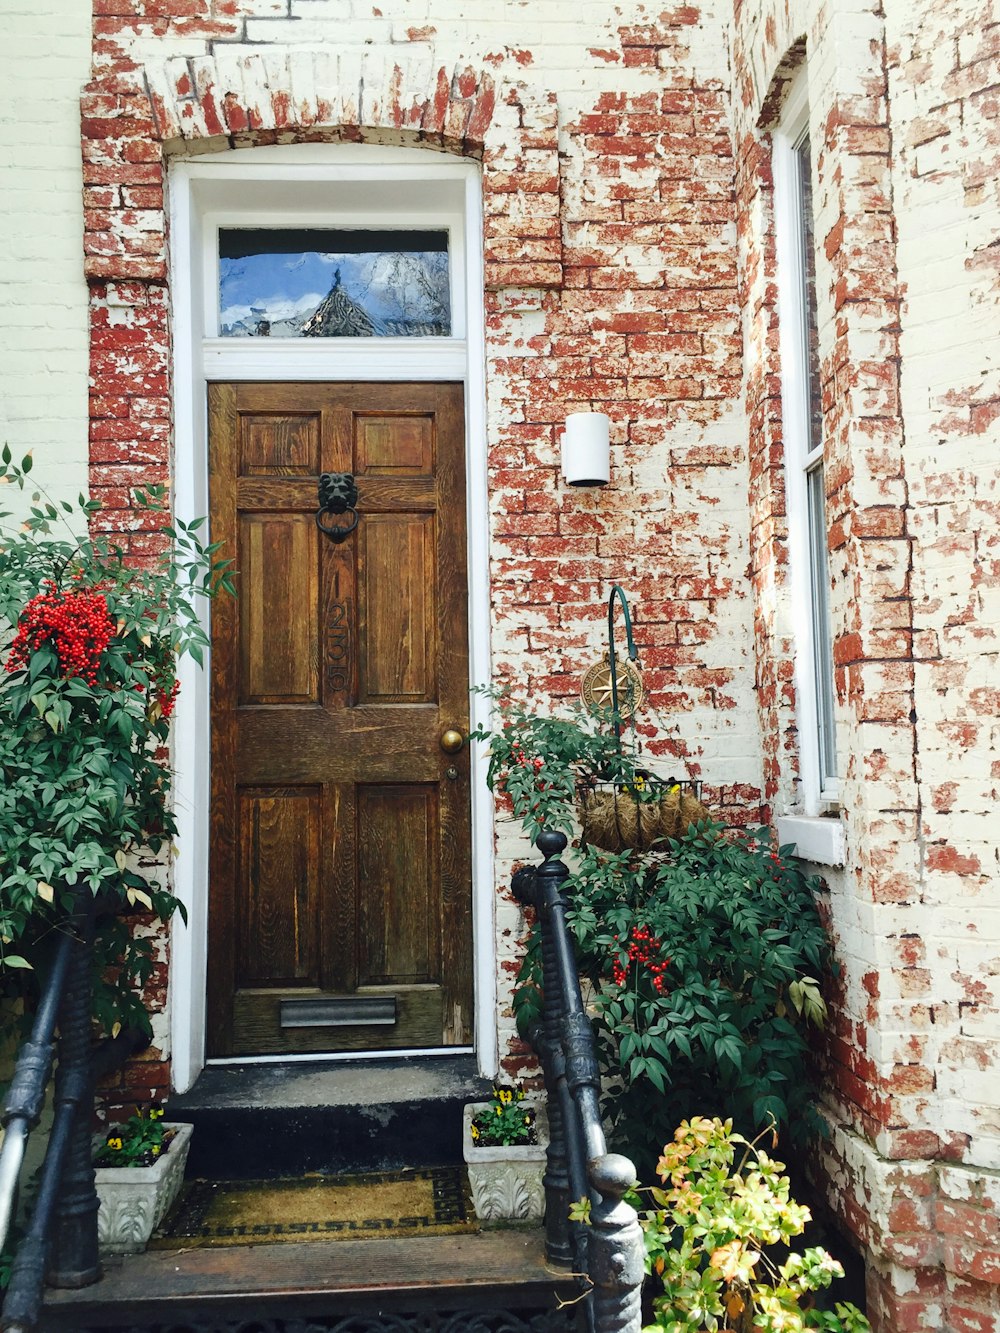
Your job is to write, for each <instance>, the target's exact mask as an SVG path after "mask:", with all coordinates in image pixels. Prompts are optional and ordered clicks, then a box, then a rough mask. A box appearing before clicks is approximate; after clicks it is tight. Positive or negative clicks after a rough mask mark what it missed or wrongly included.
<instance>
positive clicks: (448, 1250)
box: [42, 1228, 575, 1333]
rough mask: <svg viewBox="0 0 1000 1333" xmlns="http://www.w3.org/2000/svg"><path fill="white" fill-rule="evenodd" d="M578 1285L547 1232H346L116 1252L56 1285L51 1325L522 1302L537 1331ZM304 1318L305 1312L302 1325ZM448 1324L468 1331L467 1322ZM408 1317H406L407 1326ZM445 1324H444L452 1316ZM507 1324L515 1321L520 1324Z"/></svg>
mask: <svg viewBox="0 0 1000 1333" xmlns="http://www.w3.org/2000/svg"><path fill="white" fill-rule="evenodd" d="M574 1294H575V1291H574V1287H573V1284H572V1282H571V1280H570V1279H569V1276H568V1274H566V1273H565V1272H564V1271H562V1270H557V1269H551V1268H549V1267H547V1266H546V1262H545V1254H544V1236H543V1233H542V1231H541V1230H540V1229H538V1228H531V1229H527V1230H520V1229H519V1230H507V1231H483V1232H478V1233H475V1234H471V1235H458V1236H438V1237H415V1238H403V1239H398V1240H392V1239H384V1240H382V1239H380V1240H358V1241H351V1240H339V1241H310V1242H306V1243H284V1244H279V1245H242V1246H234V1247H233V1248H229V1249H192V1250H154V1251H149V1252H147V1253H146V1254H140V1255H135V1256H132V1257H129V1258H126V1259H120V1260H117V1261H111V1262H109V1263H108V1265H107V1271H106V1273H105V1275H104V1277H103V1278H102V1279H101V1281H100V1282H98V1283H96V1284H95V1285H94V1286H92V1287H86V1288H84V1289H83V1290H81V1291H54V1290H49V1291H48V1292H47V1293H46V1298H45V1310H44V1316H43V1322H42V1328H43V1330H46V1331H48V1330H52V1333H55V1331H56V1330H60V1331H61V1333H67V1331H68V1330H74V1333H98V1331H100V1333H103V1330H105V1329H108V1330H111V1329H125V1328H128V1329H139V1328H155V1329H156V1330H158V1331H159V1330H163V1331H164V1333H166V1331H167V1330H170V1329H172V1328H175V1327H176V1328H178V1329H183V1330H185V1331H186V1330H196V1329H205V1330H212V1331H213V1333H214V1331H215V1330H221V1329H224V1328H232V1329H234V1330H236V1329H239V1328H240V1325H241V1323H249V1322H250V1321H252V1325H251V1326H252V1327H253V1328H254V1329H255V1330H256V1329H258V1328H261V1329H266V1328H269V1327H271V1326H272V1325H271V1324H270V1323H269V1322H267V1321H274V1324H273V1326H274V1327H275V1328H283V1327H285V1326H286V1324H287V1327H288V1328H289V1329H291V1328H298V1327H300V1326H301V1327H317V1328H324V1327H327V1326H329V1327H330V1328H333V1327H334V1325H335V1324H336V1323H337V1322H338V1321H340V1320H342V1319H344V1318H346V1317H348V1316H357V1317H358V1323H357V1327H358V1328H359V1329H360V1328H372V1329H375V1328H377V1327H379V1318H378V1317H379V1316H380V1315H387V1316H389V1319H388V1321H387V1324H386V1327H389V1326H391V1327H392V1328H394V1329H396V1330H398V1329H399V1328H400V1326H401V1325H400V1318H401V1317H405V1316H407V1315H414V1316H420V1315H421V1314H423V1316H424V1317H423V1318H418V1319H417V1320H416V1321H415V1322H414V1323H413V1325H412V1326H413V1327H414V1328H417V1327H420V1328H425V1329H426V1328H433V1327H435V1326H436V1325H435V1321H434V1320H433V1319H431V1320H429V1321H428V1318H427V1314H428V1313H429V1312H437V1313H441V1312H452V1314H453V1315H454V1312H460V1311H468V1312H469V1313H470V1321H469V1324H468V1327H469V1328H473V1327H475V1328H476V1329H477V1333H478V1331H481V1330H482V1329H485V1328H487V1327H488V1326H489V1325H488V1322H486V1320H487V1316H488V1314H489V1312H490V1311H501V1310H502V1311H521V1312H522V1318H521V1319H520V1320H518V1321H517V1322H519V1323H521V1324H523V1325H525V1326H527V1325H528V1324H529V1323H530V1324H531V1327H532V1328H540V1327H542V1326H544V1325H546V1324H548V1320H547V1319H546V1318H545V1315H546V1314H547V1313H548V1314H551V1316H552V1322H551V1324H550V1325H549V1326H550V1327H557V1328H560V1329H566V1328H567V1327H569V1326H570V1323H571V1318H570V1317H568V1316H567V1314H566V1312H565V1311H560V1310H559V1306H560V1302H561V1301H565V1300H572V1298H573V1296H574ZM298 1321H306V1322H305V1323H303V1324H301V1325H300V1324H299V1322H298ZM444 1323H445V1324H447V1325H448V1327H449V1328H452V1329H454V1330H458V1329H461V1328H462V1326H463V1324H462V1321H461V1319H457V1320H456V1319H455V1318H454V1317H452V1318H451V1319H450V1320H445V1321H444ZM404 1326H405V1325H404ZM442 1326H443V1325H442ZM513 1326H514V1325H510V1324H509V1322H508V1327H513Z"/></svg>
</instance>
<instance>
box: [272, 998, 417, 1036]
mask: <svg viewBox="0 0 1000 1333" xmlns="http://www.w3.org/2000/svg"><path fill="white" fill-rule="evenodd" d="M395 1021H396V997H395V995H346V996H342V997H337V998H336V999H327V1000H282V1001H281V1026H282V1027H283V1028H347V1027H374V1026H379V1027H391V1026H392V1025H393V1023H395Z"/></svg>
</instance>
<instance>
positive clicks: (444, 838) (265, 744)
mask: <svg viewBox="0 0 1000 1333" xmlns="http://www.w3.org/2000/svg"><path fill="white" fill-rule="evenodd" d="M209 436H210V440H209V452H210V468H211V512H212V536H213V540H219V539H221V540H223V541H225V542H226V545H227V550H229V551H234V552H235V559H236V564H237V570H238V575H237V583H238V589H239V595H238V597H237V598H236V599H235V600H227V601H225V602H220V603H218V604H217V605H216V608H215V616H214V622H213V656H212V692H213V693H212V698H213V705H212V708H213V711H212V790H213V804H212V860H211V889H210V914H209V915H210V926H209V952H210V962H209V1053H210V1054H211V1055H217V1056H218V1055H231V1054H232V1055H238V1054H247V1055H252V1054H258V1053H260V1054H263V1053H281V1052H284V1051H312V1050H315V1051H321V1050H366V1049H387V1050H389V1049H398V1048H401V1047H407V1046H437V1045H450V1044H466V1043H468V1041H469V1040H470V1036H471V1019H472V1004H471V998H472V968H471V957H472V954H471V950H472V940H471V873H470V850H469V781H468V756H467V754H466V752H464V751H463V752H462V753H461V754H460V755H458V756H453V755H445V754H444V753H443V752H442V751H441V749H440V745H439V737H440V735H441V733H442V731H444V730H446V729H447V728H449V727H459V728H460V729H462V730H467V728H468V647H467V593H466V571H465V477H464V427H463V418H462V392H461V387H460V386H458V385H430V384H424V385H386V384H375V385H367V384H356V385H343V384H339V385H317V384H238V385H227V384H217V385H212V386H211V387H210V391H209ZM321 472H352V473H353V474H354V476H355V478H356V480H357V484H358V487H359V491H360V500H359V503H358V512H359V514H360V515H361V518H360V522H359V525H358V527H357V528H356V529H355V531H354V532H353V533H352V534H351V535H350V536H349V537H348V538H347V539H346V540H345V541H344V542H343V543H342V544H334V543H333V542H332V541H330V540H329V538H327V537H325V536H324V535H323V534H322V533H320V531H319V530H318V528H317V526H316V523H315V521H314V515H315V511H316V507H317V504H318V498H317V487H318V480H319V474H320V473H321Z"/></svg>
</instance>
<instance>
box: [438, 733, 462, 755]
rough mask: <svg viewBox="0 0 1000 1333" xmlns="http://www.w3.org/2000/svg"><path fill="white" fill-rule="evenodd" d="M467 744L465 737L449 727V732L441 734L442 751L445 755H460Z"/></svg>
mask: <svg viewBox="0 0 1000 1333" xmlns="http://www.w3.org/2000/svg"><path fill="white" fill-rule="evenodd" d="M464 744H465V737H464V736H463V735H462V733H461V732H460V731H456V730H455V728H454V727H449V728H448V730H447V731H442V733H441V749H442V750H444V752H445V754H458V752H459V750H460V749H461V748H462V746H463V745H464Z"/></svg>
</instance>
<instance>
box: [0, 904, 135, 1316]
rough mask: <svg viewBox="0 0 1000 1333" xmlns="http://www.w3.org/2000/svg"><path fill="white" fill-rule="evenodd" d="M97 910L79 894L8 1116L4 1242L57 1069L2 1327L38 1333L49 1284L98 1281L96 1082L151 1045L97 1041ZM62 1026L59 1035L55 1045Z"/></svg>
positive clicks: (10, 1093)
mask: <svg viewBox="0 0 1000 1333" xmlns="http://www.w3.org/2000/svg"><path fill="white" fill-rule="evenodd" d="M98 908H99V904H98V903H97V901H96V900H95V898H94V895H93V893H91V892H90V891H89V890H88V889H81V890H80V891H79V892H78V893H77V894H76V895H75V899H74V906H73V910H72V912H71V913H70V915H69V916H68V917H67V918H66V920H65V921H64V922H63V923H62V928H61V937H60V940H59V944H58V945H57V947H56V950H55V956H54V961H53V963H52V966H51V968H50V970H49V973H48V976H47V978H46V980H45V984H44V986H43V989H42V995H41V999H40V1002H39V1005H38V1009H37V1011H36V1014H35V1019H34V1023H33V1025H32V1031H31V1035H30V1037H29V1038H28V1040H27V1041H26V1042H24V1044H23V1045H22V1046H21V1048H20V1050H19V1052H18V1056H17V1061H16V1063H15V1066H14V1075H13V1078H12V1080H11V1083H10V1086H9V1088H8V1090H7V1096H6V1099H5V1102H4V1109H3V1116H2V1121H3V1126H4V1141H3V1147H2V1148H0V1245H3V1244H4V1243H5V1242H6V1240H7V1237H8V1235H9V1233H10V1227H11V1223H12V1221H13V1219H14V1216H15V1213H16V1209H17V1193H18V1184H19V1180H20V1176H21V1169H22V1166H23V1163H24V1154H25V1147H26V1144H27V1139H28V1135H29V1133H30V1132H31V1130H32V1129H33V1128H34V1127H35V1126H36V1125H37V1124H38V1122H39V1119H40V1117H41V1113H42V1108H43V1106H44V1104H45V1096H46V1089H47V1087H48V1083H49V1078H50V1076H51V1074H52V1067H53V1063H54V1062H55V1066H56V1076H55V1090H54V1104H53V1118H52V1127H51V1130H50V1132H49V1140H48V1145H47V1147H46V1151H45V1157H44V1159H43V1161H42V1165H41V1168H40V1170H39V1177H38V1191H37V1195H36V1197H35V1201H34V1207H33V1209H32V1211H31V1218H30V1221H29V1223H28V1227H27V1230H26V1232H25V1234H24V1236H23V1238H22V1240H21V1242H20V1244H19V1246H18V1249H17V1253H16V1255H15V1257H14V1262H13V1265H12V1267H11V1275H10V1282H9V1284H8V1287H7V1291H6V1294H5V1296H4V1301H3V1312H2V1316H0V1329H3V1330H4V1333H34V1330H35V1329H36V1328H37V1327H38V1323H39V1319H40V1316H41V1308H42V1292H43V1288H44V1286H45V1283H46V1282H48V1283H49V1284H50V1285H51V1286H56V1287H85V1286H88V1285H89V1284H90V1283H92V1282H96V1281H97V1279H98V1278H99V1277H100V1265H99V1262H98V1256H97V1210H98V1206H99V1205H98V1199H97V1191H96V1189H95V1187H94V1167H93V1162H92V1154H91V1121H92V1118H93V1110H94V1083H95V1079H96V1078H97V1076H98V1074H99V1073H100V1072H102V1071H103V1070H110V1069H113V1068H114V1067H115V1066H116V1065H118V1064H120V1063H122V1062H123V1061H124V1060H125V1059H126V1058H127V1057H128V1055H130V1054H132V1053H134V1052H135V1051H136V1050H138V1049H141V1047H142V1046H143V1045H144V1044H146V1039H145V1038H144V1037H143V1036H142V1034H140V1033H137V1032H134V1031H126V1032H123V1033H121V1034H119V1036H118V1037H116V1038H114V1039H113V1040H109V1041H107V1042H104V1043H102V1045H101V1046H100V1047H99V1048H98V1049H97V1050H96V1051H95V1050H94V1049H93V1047H92V1043H91V968H92V966H93V943H94V923H95V919H96V914H97V911H98ZM57 1024H58V1031H59V1036H58V1040H57V1041H55V1042H54V1041H53V1036H54V1033H55V1030H56V1026H57Z"/></svg>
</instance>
